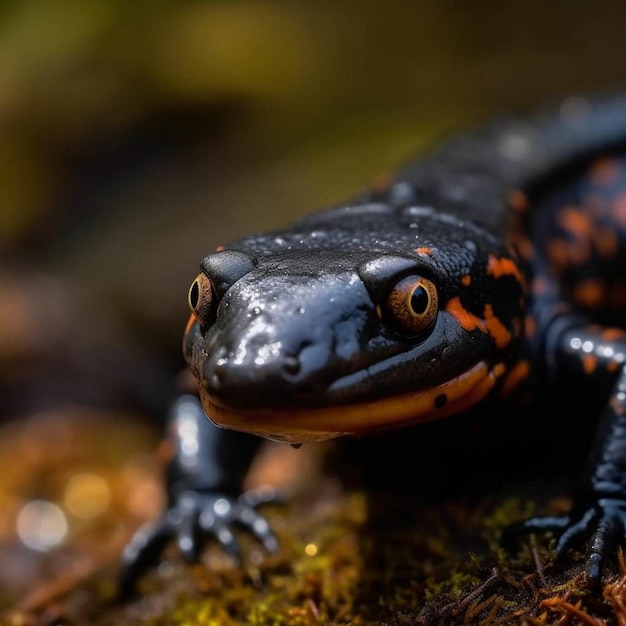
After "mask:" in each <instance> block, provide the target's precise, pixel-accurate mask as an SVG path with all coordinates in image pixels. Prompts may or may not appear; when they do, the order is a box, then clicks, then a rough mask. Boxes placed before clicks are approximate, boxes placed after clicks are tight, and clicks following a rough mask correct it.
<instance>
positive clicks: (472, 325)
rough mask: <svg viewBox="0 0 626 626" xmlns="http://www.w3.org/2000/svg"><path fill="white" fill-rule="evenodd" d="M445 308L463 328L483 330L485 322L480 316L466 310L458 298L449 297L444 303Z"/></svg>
mask: <svg viewBox="0 0 626 626" xmlns="http://www.w3.org/2000/svg"><path fill="white" fill-rule="evenodd" d="M446 310H447V311H448V313H450V315H452V317H454V319H456V321H457V322H458V323H459V324H460V326H461V328H463V329H464V330H476V329H477V328H478V329H479V330H482V331H483V332H485V322H484V320H481V319H480V317H478V316H476V315H474V314H473V313H471V312H470V311H468V310H467V309H466V308H465V307H464V306H463V305H462V304H461V300H460V298H459V297H458V296H457V297H455V298H450V300H449V301H448V304H447V305H446Z"/></svg>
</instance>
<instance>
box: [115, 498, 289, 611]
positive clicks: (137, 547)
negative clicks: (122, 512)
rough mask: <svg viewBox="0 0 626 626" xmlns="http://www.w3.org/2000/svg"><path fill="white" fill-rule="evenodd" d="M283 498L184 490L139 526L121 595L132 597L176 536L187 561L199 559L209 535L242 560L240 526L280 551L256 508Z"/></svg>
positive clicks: (123, 574)
mask: <svg viewBox="0 0 626 626" xmlns="http://www.w3.org/2000/svg"><path fill="white" fill-rule="evenodd" d="M278 500H279V497H278V495H277V493H276V492H275V491H274V490H272V489H263V490H252V491H248V492H245V493H243V494H242V495H240V496H239V497H237V496H229V495H225V494H220V493H202V492H198V491H192V490H189V491H185V492H183V493H182V494H181V495H180V496H179V497H178V498H177V500H176V501H175V503H174V504H173V506H172V507H171V508H170V509H169V510H168V511H167V512H166V513H165V514H164V515H163V517H162V518H161V519H160V520H159V521H157V522H156V523H154V524H150V525H147V526H145V527H142V528H140V529H139V530H138V531H137V532H136V533H135V535H134V536H133V537H132V539H131V540H130V542H129V543H128V545H127V546H126V548H125V549H124V553H123V556H122V571H121V575H120V584H119V596H120V599H122V600H124V599H128V598H129V597H131V596H132V595H134V593H135V591H136V584H137V580H138V579H139V577H140V576H141V575H142V574H143V573H145V572H146V571H147V570H148V569H150V567H152V566H153V565H155V564H156V563H157V562H158V559H159V557H160V555H161V553H162V552H163V550H164V548H165V546H166V545H167V543H168V542H169V541H170V539H172V538H173V537H175V538H176V541H177V543H178V547H179V549H180V551H181V553H182V555H183V558H184V559H185V560H186V561H187V562H190V563H192V562H195V561H197V560H198V557H199V553H200V548H201V547H202V543H203V541H202V540H203V537H204V536H206V535H211V536H213V537H214V538H215V539H217V541H218V543H219V544H220V545H221V546H222V547H223V548H224V549H225V550H226V551H227V552H228V553H229V554H230V555H231V556H232V557H233V559H234V560H235V561H236V562H240V561H241V554H240V550H239V544H238V542H237V539H236V537H235V534H234V528H235V527H236V526H238V527H243V528H244V529H246V530H247V531H248V532H250V533H251V534H252V535H253V536H254V537H256V538H257V539H258V540H259V541H260V542H261V543H262V544H263V546H264V547H265V549H266V550H267V551H268V552H275V551H277V550H278V540H277V539H276V536H275V535H274V533H273V532H272V529H271V528H270V525H269V523H268V521H267V520H266V519H265V517H263V516H262V515H260V514H259V513H258V512H257V511H256V510H255V508H256V507H257V506H258V505H260V504H264V503H267V502H276V501H278Z"/></svg>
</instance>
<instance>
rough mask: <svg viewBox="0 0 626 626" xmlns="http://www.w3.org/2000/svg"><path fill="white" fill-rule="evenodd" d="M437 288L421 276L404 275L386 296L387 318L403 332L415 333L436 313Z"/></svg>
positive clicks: (428, 322)
mask: <svg viewBox="0 0 626 626" xmlns="http://www.w3.org/2000/svg"><path fill="white" fill-rule="evenodd" d="M437 302H438V296H437V288H436V287H435V285H434V283H432V282H431V281H430V280H428V279H427V278H424V277H423V276H415V275H413V276H405V277H404V278H403V279H402V280H400V281H399V282H398V283H396V285H395V286H394V288H393V289H392V290H391V292H390V293H389V295H388V296H387V302H386V314H387V317H388V319H389V320H390V321H391V322H392V323H393V324H394V325H395V326H397V327H398V329H399V330H401V331H402V332H404V333H407V334H409V335H416V334H418V333H420V332H422V331H423V330H425V329H426V328H428V327H429V326H430V325H431V324H432V322H433V320H434V319H435V316H436V315H437Z"/></svg>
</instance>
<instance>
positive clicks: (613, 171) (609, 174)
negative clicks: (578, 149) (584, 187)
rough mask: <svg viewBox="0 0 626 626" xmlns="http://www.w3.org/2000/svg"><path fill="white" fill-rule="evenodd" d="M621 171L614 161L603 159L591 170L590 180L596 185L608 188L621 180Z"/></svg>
mask: <svg viewBox="0 0 626 626" xmlns="http://www.w3.org/2000/svg"><path fill="white" fill-rule="evenodd" d="M619 177H620V171H619V167H618V165H617V163H616V162H615V160H614V159H611V158H608V157H606V158H603V159H598V160H597V161H595V162H594V163H593V164H592V166H591V167H590V168H589V178H590V180H591V182H592V183H593V184H594V185H600V186H608V185H612V184H614V183H616V182H617V181H618V180H619Z"/></svg>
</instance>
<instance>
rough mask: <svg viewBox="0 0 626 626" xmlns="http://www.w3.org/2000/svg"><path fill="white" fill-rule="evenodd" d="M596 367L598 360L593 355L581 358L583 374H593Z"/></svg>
mask: <svg viewBox="0 0 626 626" xmlns="http://www.w3.org/2000/svg"><path fill="white" fill-rule="evenodd" d="M597 367H598V358H597V357H595V356H593V354H586V355H585V356H584V357H583V371H584V372H585V374H593V373H594V372H595V371H596V368H597Z"/></svg>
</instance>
